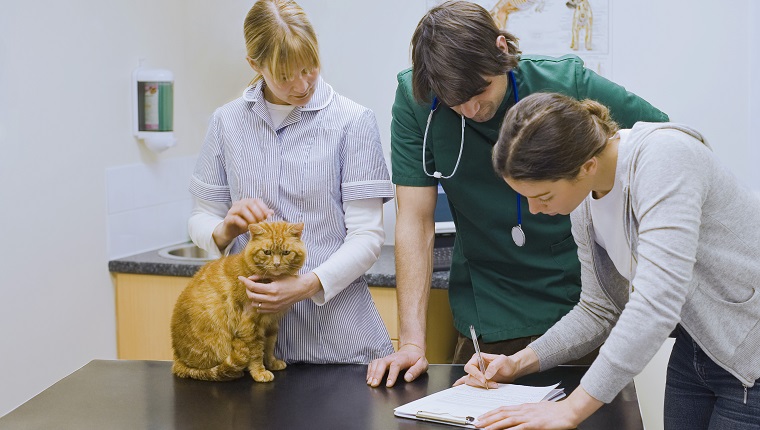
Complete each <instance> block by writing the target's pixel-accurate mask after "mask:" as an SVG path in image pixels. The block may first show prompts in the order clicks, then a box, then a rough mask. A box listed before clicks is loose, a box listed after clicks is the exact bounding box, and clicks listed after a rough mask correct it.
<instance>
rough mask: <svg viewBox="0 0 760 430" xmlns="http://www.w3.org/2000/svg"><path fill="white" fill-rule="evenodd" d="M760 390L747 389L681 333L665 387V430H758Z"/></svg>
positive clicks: (683, 332) (670, 363)
mask: <svg viewBox="0 0 760 430" xmlns="http://www.w3.org/2000/svg"><path fill="white" fill-rule="evenodd" d="M727 329H728V330H730V328H729V327H727ZM759 386H760V384H758V383H755V385H754V386H753V387H751V388H750V387H745V386H744V385H743V384H742V383H741V381H739V380H738V379H736V377H734V376H733V375H731V374H730V373H728V372H727V371H726V370H724V369H723V368H722V367H720V366H718V365H717V364H715V362H714V361H712V359H710V357H708V356H707V355H706V354H705V353H704V352H703V351H702V349H701V348H700V347H699V345H697V343H696V342H694V340H693V339H692V338H691V336H689V334H688V333H686V331H685V330H683V329H679V330H678V336H677V337H676V342H675V345H674V346H673V352H672V353H671V354H670V362H669V363H668V377H667V381H666V383H665V430H681V429H683V430H687V429H688V430H700V429H705V430H706V429H709V430H728V429H731V430H745V429H746V430H749V429H754V430H758V429H760V387H759Z"/></svg>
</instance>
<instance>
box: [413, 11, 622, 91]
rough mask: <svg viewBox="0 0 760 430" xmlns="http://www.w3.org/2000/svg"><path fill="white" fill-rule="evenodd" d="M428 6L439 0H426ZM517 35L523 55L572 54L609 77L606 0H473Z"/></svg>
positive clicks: (499, 24) (608, 34) (608, 15)
mask: <svg viewBox="0 0 760 430" xmlns="http://www.w3.org/2000/svg"><path fill="white" fill-rule="evenodd" d="M426 1H427V7H428V9H430V8H432V7H434V6H437V5H439V4H441V3H443V1H441V0H426ZM474 3H477V4H479V5H481V6H483V7H484V8H485V9H486V10H488V11H489V12H490V13H491V16H492V17H493V18H494V21H496V24H497V25H498V26H499V27H500V28H502V29H504V30H506V31H508V32H510V33H512V34H514V35H515V36H517V38H518V39H519V40H520V50H521V51H522V52H523V53H524V54H532V55H550V56H561V55H565V54H575V55H577V56H579V57H581V58H582V59H583V61H584V63H585V64H586V67H587V68H589V69H591V70H593V71H595V72H596V73H598V74H600V75H602V76H605V77H606V78H608V79H611V76H610V73H611V71H612V55H611V52H610V47H611V45H612V44H611V41H610V32H611V31H610V30H611V29H610V15H611V13H610V8H611V1H610V0H475V1H474Z"/></svg>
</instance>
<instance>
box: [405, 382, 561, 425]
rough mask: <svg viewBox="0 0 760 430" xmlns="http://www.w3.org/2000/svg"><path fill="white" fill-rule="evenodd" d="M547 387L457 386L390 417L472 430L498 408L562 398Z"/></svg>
mask: <svg viewBox="0 0 760 430" xmlns="http://www.w3.org/2000/svg"><path fill="white" fill-rule="evenodd" d="M558 385H559V383H557V384H554V385H552V386H550V387H529V386H526V385H516V384H499V388H496V389H493V388H492V389H490V390H486V389H484V388H478V387H472V386H469V385H458V386H456V387H452V388H449V389H446V390H443V391H439V392H437V393H435V394H431V395H429V396H426V397H423V398H421V399H419V400H415V401H413V402H410V403H407V404H405V405H401V406H399V407H397V408H396V409H395V412H394V414H395V415H396V416H399V417H403V418H413V419H418V420H423V421H434V422H439V423H445V424H451V425H456V426H460V427H469V428H475V426H473V425H472V422H474V421H475V418H477V417H478V416H480V415H482V414H484V413H486V412H488V411H490V410H493V409H496V408H498V407H500V406H514V405H521V404H523V403H536V402H540V401H543V400H548V401H555V400H559V399H561V398H563V397H565V392H564V390H563V389H561V388H557V386H558Z"/></svg>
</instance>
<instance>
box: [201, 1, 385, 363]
mask: <svg viewBox="0 0 760 430" xmlns="http://www.w3.org/2000/svg"><path fill="white" fill-rule="evenodd" d="M244 31H245V41H246V49H247V54H248V57H247V60H248V63H249V64H250V66H251V67H252V68H253V70H254V71H255V72H256V73H257V77H256V78H255V79H254V81H253V82H252V83H251V86H249V87H248V88H247V89H246V90H245V91H244V92H243V95H242V97H240V98H238V99H236V100H233V101H232V102H230V103H228V104H226V105H224V106H222V107H220V108H219V109H217V110H216V111H215V112H214V115H213V117H212V118H211V121H210V124H209V128H208V132H207V134H206V139H205V142H204V144H203V147H202V149H201V153H200V155H199V158H198V163H197V165H196V168H195V172H194V173H193V177H192V179H191V184H190V192H191V193H192V194H193V196H194V197H195V207H194V210H193V213H192V215H191V217H190V220H189V223H188V224H189V232H190V237H191V238H192V240H193V242H195V243H196V244H197V245H198V246H199V247H201V248H203V249H205V250H207V251H209V252H212V253H214V254H215V255H221V254H227V253H236V252H240V251H241V250H242V249H243V247H244V246H245V244H246V243H247V241H248V235H247V226H248V224H251V223H256V222H259V221H262V220H264V219H268V220H284V221H287V222H303V223H304V224H305V228H304V233H303V236H302V239H303V240H304V242H305V243H306V246H307V249H308V258H307V260H306V264H305V265H304V267H303V269H302V270H301V271H300V272H299V274H298V275H297V276H293V277H288V278H285V279H279V280H276V281H274V282H271V283H268V284H265V283H260V282H257V281H259V279H258V278H256V277H251V278H249V279H244V278H241V282H243V283H244V284H245V286H246V288H247V289H248V296H249V297H250V298H251V300H252V302H253V303H254V306H256V307H258V309H259V312H277V311H281V310H285V309H289V310H288V312H287V313H286V315H285V316H284V317H283V319H282V321H281V323H280V334H279V338H278V342H277V351H276V354H277V356H278V357H282V358H283V359H284V360H285V361H286V362H288V363H299V362H301V363H368V362H369V361H371V360H373V359H376V358H379V357H383V356H385V355H387V354H390V353H392V352H393V347H392V346H391V342H390V339H389V337H388V332H387V330H386V329H385V326H384V324H383V322H382V320H381V319H380V316H379V314H378V312H377V309H376V308H375V305H374V303H373V302H372V298H371V297H370V294H369V289H368V287H367V282H366V281H365V280H364V278H363V276H362V275H363V274H364V273H365V272H366V270H367V269H369V268H370V267H371V266H372V264H374V262H375V261H376V260H377V257H378V256H379V253H380V248H381V246H382V243H383V240H384V238H385V236H384V233H383V223H382V205H383V203H384V202H386V201H388V200H390V199H391V198H392V197H393V188H392V185H391V182H390V177H389V175H388V170H387V167H386V164H385V160H384V158H383V155H382V147H381V144H380V134H379V131H378V127H377V122H376V120H375V117H374V114H373V113H372V111H370V110H369V109H367V108H365V107H363V106H360V105H359V104H357V103H355V102H353V101H351V100H349V99H347V98H345V97H342V96H340V95H339V94H337V93H336V92H335V91H333V89H332V87H330V85H328V84H327V83H326V82H325V81H323V80H322V78H321V77H320V74H319V72H320V61H319V52H318V46H317V39H316V34H315V32H314V29H313V28H312V26H311V24H310V22H309V20H308V18H307V17H306V14H305V13H304V11H303V10H302V9H301V8H300V7H299V6H298V5H297V4H296V3H295V2H293V1H287V0H259V1H257V2H256V3H255V4H254V5H253V7H252V8H251V10H250V11H249V12H248V15H247V16H246V19H245V22H244Z"/></svg>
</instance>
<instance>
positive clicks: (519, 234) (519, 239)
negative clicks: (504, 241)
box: [512, 225, 525, 246]
mask: <svg viewBox="0 0 760 430" xmlns="http://www.w3.org/2000/svg"><path fill="white" fill-rule="evenodd" d="M512 240H513V241H514V242H515V245H517V246H523V245H525V232H524V231H523V229H522V226H521V225H516V226H514V227H512Z"/></svg>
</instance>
